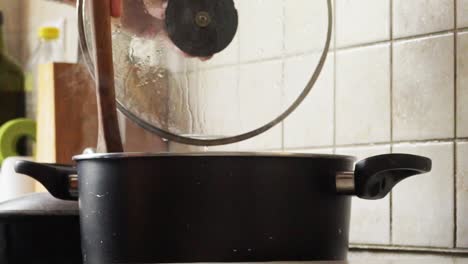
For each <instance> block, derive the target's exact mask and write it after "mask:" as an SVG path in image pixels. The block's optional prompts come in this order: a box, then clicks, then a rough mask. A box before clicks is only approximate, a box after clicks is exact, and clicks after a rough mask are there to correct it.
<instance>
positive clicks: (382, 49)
mask: <svg viewBox="0 0 468 264" xmlns="http://www.w3.org/2000/svg"><path fill="white" fill-rule="evenodd" d="M389 140H390V46H389V45H388V44H383V45H377V46H373V47H369V48H359V49H351V50H345V51H339V52H338V53H337V55H336V142H337V144H353V143H371V142H385V141H389Z"/></svg>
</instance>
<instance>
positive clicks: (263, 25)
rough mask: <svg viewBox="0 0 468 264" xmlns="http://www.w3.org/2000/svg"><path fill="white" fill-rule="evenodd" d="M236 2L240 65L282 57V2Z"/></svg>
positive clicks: (274, 0)
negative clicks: (241, 63) (245, 62)
mask: <svg viewBox="0 0 468 264" xmlns="http://www.w3.org/2000/svg"><path fill="white" fill-rule="evenodd" d="M238 2H239V4H238V9H239V19H240V22H239V32H238V33H239V34H240V58H241V61H242V62H244V61H252V60H259V59H265V58H271V57H278V56H281V54H282V52H283V46H284V45H283V42H284V41H283V40H284V36H283V26H284V8H283V7H284V6H283V4H282V3H283V0H268V3H267V2H266V1H264V0H239V1H238ZM265 29H269V30H265ZM271 29H275V30H271Z"/></svg>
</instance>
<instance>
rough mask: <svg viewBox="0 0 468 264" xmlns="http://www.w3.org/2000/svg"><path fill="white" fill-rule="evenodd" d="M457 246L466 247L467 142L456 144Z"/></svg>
mask: <svg viewBox="0 0 468 264" xmlns="http://www.w3.org/2000/svg"><path fill="white" fill-rule="evenodd" d="M456 184H457V204H456V205H457V214H458V216H457V246H458V247H462V248H468V142H463V143H458V144H457V183H456Z"/></svg>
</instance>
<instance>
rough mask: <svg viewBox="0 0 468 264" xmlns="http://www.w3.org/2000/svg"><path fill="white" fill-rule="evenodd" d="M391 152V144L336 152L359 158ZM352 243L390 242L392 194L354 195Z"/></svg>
mask: <svg viewBox="0 0 468 264" xmlns="http://www.w3.org/2000/svg"><path fill="white" fill-rule="evenodd" d="M388 153H390V146H389V145H384V146H372V147H350V148H338V149H337V150H336V154H341V155H352V156H356V157H357V158H358V159H359V160H362V159H365V158H368V157H371V156H375V155H382V154H388ZM351 208H352V209H351V227H350V234H349V240H350V242H351V243H360V244H380V245H388V244H389V243H390V196H387V197H385V198H384V199H382V200H376V201H369V200H363V199H359V198H356V197H354V198H353V202H352V207H351Z"/></svg>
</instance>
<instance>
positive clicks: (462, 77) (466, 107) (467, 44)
mask: <svg viewBox="0 0 468 264" xmlns="http://www.w3.org/2000/svg"><path fill="white" fill-rule="evenodd" d="M467 16H468V13H467ZM457 40H458V52H457V54H458V58H457V65H458V70H457V72H458V79H457V136H458V137H468V74H467V73H468V32H465V33H461V34H459V35H458V38H457Z"/></svg>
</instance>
